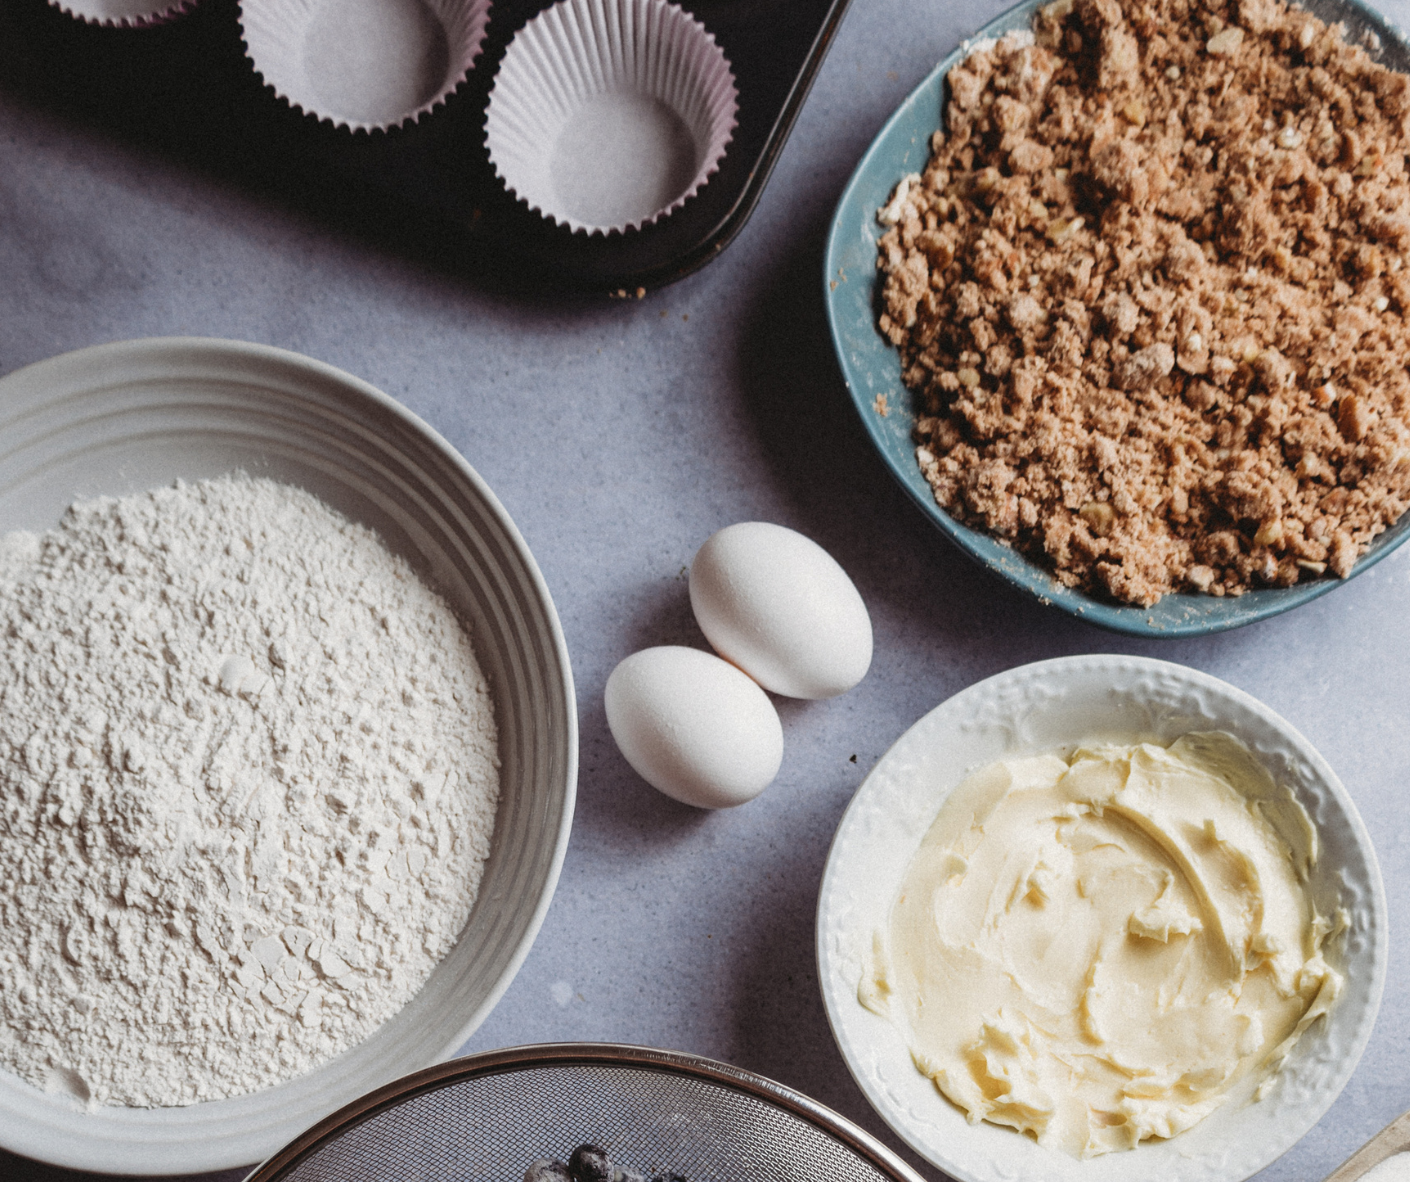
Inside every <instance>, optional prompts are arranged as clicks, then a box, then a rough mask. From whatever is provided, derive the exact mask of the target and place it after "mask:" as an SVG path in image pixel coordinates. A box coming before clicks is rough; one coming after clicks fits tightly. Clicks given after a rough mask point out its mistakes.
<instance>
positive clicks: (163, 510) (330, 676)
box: [0, 476, 499, 1106]
mask: <svg viewBox="0 0 1410 1182" xmlns="http://www.w3.org/2000/svg"><path fill="white" fill-rule="evenodd" d="M497 769H498V758H497V753H496V740H495V727H494V717H493V712H492V708H491V702H490V698H489V694H488V689H487V686H486V683H485V679H484V677H483V675H482V673H481V672H480V669H479V667H478V666H477V664H476V662H475V658H474V655H473V653H472V652H471V648H470V642H469V639H468V638H467V636H466V634H465V631H464V630H463V628H462V627H461V626H460V624H459V623H458V621H457V620H456V617H455V615H454V614H453V613H452V611H451V610H450V608H449V607H448V606H447V605H446V603H445V602H444V601H443V600H442V599H441V598H440V597H439V596H437V595H436V594H435V593H434V592H433V591H431V590H429V589H428V588H427V587H426V586H425V585H423V584H422V583H421V582H420V581H419V580H418V579H417V578H416V576H415V575H414V574H413V573H412V571H411V569H410V568H409V567H408V566H407V564H406V563H405V562H404V561H403V560H401V559H400V558H397V557H394V556H393V555H392V554H390V553H389V552H388V551H387V550H386V549H385V548H384V547H383V546H382V544H381V543H380V542H379V541H378V539H377V538H376V536H375V535H374V534H373V533H371V532H370V531H368V530H367V529H364V528H363V527H361V526H357V525H354V524H352V523H350V522H349V521H347V520H346V519H345V518H343V517H341V516H340V515H338V514H337V513H335V512H333V511H332V510H331V509H329V508H328V507H327V506H325V505H324V504H323V503H322V502H320V501H318V500H317V499H316V498H314V497H313V496H311V495H309V494H308V493H305V492H302V491H300V490H298V489H295V488H291V487H289V486H287V485H282V484H277V483H275V482H273V481H270V480H263V479H251V478H249V477H246V476H232V477H227V478H223V479H220V480H213V481H204V482H201V483H198V484H177V485H176V486H175V487H172V488H166V489H161V490H159V491H156V492H151V493H146V494H143V495H140V496H131V497H124V498H122V499H120V500H114V499H111V498H104V499H100V500H95V501H89V502H83V503H79V504H75V505H73V506H72V507H71V508H70V509H69V510H68V512H67V514H66V515H65V517H64V519H63V521H62V522H61V523H60V525H59V526H58V528H56V529H54V530H51V531H49V532H47V533H44V534H33V533H24V532H21V533H11V534H8V535H5V536H4V537H3V538H0V1067H3V1068H6V1069H8V1070H10V1071H12V1072H15V1073H17V1074H18V1075H20V1076H21V1077H23V1078H24V1079H27V1080H29V1081H30V1082H32V1083H34V1084H36V1085H38V1086H40V1087H44V1088H47V1089H49V1090H56V1089H62V1090H65V1091H68V1092H71V1093H73V1094H74V1095H76V1096H77V1097H78V1098H79V1099H82V1100H87V1101H89V1102H91V1103H98V1104H119V1105H135V1106H159V1105H178V1104H189V1103H192V1102H194V1101H197V1100H207V1099H215V1098H218V1097H223V1096H232V1095H236V1094H239V1093H243V1092H249V1091H252V1090H254V1089H256V1088H261V1087H265V1086H268V1085H270V1084H274V1083H278V1082H280V1081H282V1080H286V1079H289V1078H291V1077H293V1076H295V1075H298V1074H300V1073H302V1072H304V1071H307V1070H308V1069H309V1068H311V1067H314V1066H316V1065H317V1064H319V1063H321V1062H323V1061H325V1060H327V1059H329V1058H331V1057H332V1056H334V1055H336V1054H337V1053H338V1052H340V1051H342V1050H345V1049H347V1048H348V1047H350V1046H351V1045H353V1044H354V1043H356V1042H358V1041H359V1040H361V1039H363V1038H364V1037H366V1036H367V1035H368V1034H369V1033H370V1032H371V1031H372V1030H373V1029H374V1028H375V1027H377V1026H378V1025H379V1024H380V1023H381V1022H383V1021H384V1020H386V1019H387V1018H388V1017H390V1016H391V1015H392V1014H394V1013H395V1012H396V1011H397V1010H398V1009H399V1008H400V1007H401V1006H402V1005H403V1004H405V1003H406V1001H407V1000H408V999H409V998H410V997H411V996H412V995H413V994H414V993H415V992H416V991H417V990H418V989H419V988H420V987H421V985H422V984H423V983H424V982H425V980H426V978H427V976H428V975H429V974H430V972H431V970H432V968H434V967H435V965H436V963H437V961H439V960H440V958H441V957H442V956H443V955H444V954H445V953H446V952H447V951H448V950H449V949H450V947H451V946H452V944H453V943H454V942H455V939H456V937H457V936H458V934H459V932H460V929H461V928H462V927H463V926H464V924H465V921H466V919H467V918H468V916H469V914H470V908H471V905H472V904H473V902H474V899H475V894H476V891H477V889H478V887H479V880H480V874H481V870H482V866H483V862H484V859H485V856H486V855H487V854H488V852H489V845H490V836H491V832H492V830H493V826H494V816H495V806H496V803H497V800H498V796H499V779H498V770H497Z"/></svg>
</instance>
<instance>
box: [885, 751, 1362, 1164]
mask: <svg viewBox="0 0 1410 1182" xmlns="http://www.w3.org/2000/svg"><path fill="white" fill-rule="evenodd" d="M1316 857H1317V838H1316V832H1315V830H1314V829H1313V827H1312V825H1311V823H1310V821H1309V820H1308V818H1307V815H1306V813H1305V812H1304V810H1303V809H1302V807H1301V805H1299V804H1298V803H1297V801H1296V800H1294V799H1293V798H1292V796H1291V795H1290V794H1288V793H1286V792H1283V791H1281V790H1280V789H1279V788H1278V786H1277V785H1276V784H1275V783H1274V781H1273V779H1272V777H1271V776H1269V774H1268V772H1267V771H1266V770H1265V769H1264V768H1263V767H1262V765H1261V764H1259V763H1258V761H1257V760H1255V759H1254V757H1253V756H1252V755H1251V754H1250V753H1249V751H1248V749H1247V748H1246V747H1244V746H1243V744H1242V743H1240V742H1239V741H1238V740H1237V739H1235V738H1233V737H1231V736H1229V735H1227V734H1223V733H1195V734H1187V735H1185V736H1183V737H1181V738H1179V739H1177V740H1175V741H1174V742H1172V743H1171V744H1169V746H1160V745H1157V744H1153V743H1143V744H1136V745H1115V744H1107V745H1092V746H1088V747H1082V748H1079V749H1077V750H1076V751H1075V752H1073V753H1072V754H1070V755H1060V754H1046V755H1038V756H1029V757H1023V758H1011V759H1005V760H1001V761H999V762H997V763H993V764H990V765H989V766H987V767H985V768H983V769H982V770H980V771H978V772H976V773H975V774H973V775H971V776H970V777H969V778H968V779H966V780H965V781H964V782H963V783H962V784H960V785H959V787H957V788H956V789H955V791H954V792H953V793H951V794H950V796H949V797H948V798H947V800H946V801H945V804H944V805H943V807H942V808H941V810H940V812H939V814H938V816H937V817H936V818H935V821H934V823H933V824H932V826H931V828H930V830H929V832H928V833H927V835H926V837H925V839H924V841H923V842H922V843H921V846H920V848H919V850H918V851H917V852H916V854H915V856H914V858H913V860H912V862H911V864H910V866H909V868H908V870H907V872H906V874H905V876H904V879H903V882H902V887H901V890H900V893H899V895H898V897H897V899H896V902H895V904H894V906H893V908H892V911H891V916H890V922H889V927H888V928H887V929H885V930H884V931H883V932H881V933H878V938H877V940H876V941H875V947H874V952H873V957H872V964H871V965H870V966H869V970H868V971H867V972H866V973H864V974H863V977H862V980H861V983H860V986H859V989H858V996H859V999H860V1000H861V1001H862V1003H863V1004H864V1005H866V1006H867V1007H868V1008H869V1009H872V1010H874V1011H876V1012H878V1013H882V1014H883V1015H885V1016H888V1017H890V1018H891V1019H892V1020H893V1021H894V1022H896V1023H897V1024H898V1025H899V1026H901V1027H902V1028H903V1029H904V1030H905V1032H906V1037H907V1040H908V1043H909V1045H910V1048H911V1053H912V1058H913V1060H914V1062H915V1064H916V1066H917V1067H918V1068H919V1070H920V1071H922V1072H923V1073H924V1074H925V1075H928V1076H930V1077H931V1078H932V1079H933V1080H934V1081H935V1083H936V1085H937V1087H938V1088H939V1089H940V1091H941V1092H943V1093H944V1095H945V1096H946V1097H947V1098H948V1099H950V1100H951V1101H952V1102H953V1103H955V1104H956V1105H958V1106H959V1107H960V1108H961V1109H963V1110H964V1112H965V1113H966V1114H967V1116H968V1117H969V1119H970V1120H971V1121H972V1122H977V1121H980V1120H987V1121H990V1122H992V1123H995V1124H1001V1125H1009V1126H1012V1127H1013V1128H1016V1129H1019V1130H1020V1131H1022V1132H1025V1133H1027V1134H1029V1135H1030V1136H1032V1137H1034V1138H1036V1139H1037V1140H1038V1141H1039V1143H1040V1144H1044V1145H1048V1146H1050V1147H1053V1148H1058V1149H1062V1150H1065V1151H1066V1152H1068V1153H1070V1154H1072V1155H1073V1156H1074V1157H1094V1156H1097V1155H1099V1154H1104V1153H1108V1152H1111V1151H1113V1150H1119V1149H1129V1148H1132V1147H1134V1146H1135V1145H1136V1144H1138V1143H1139V1142H1140V1141H1142V1140H1145V1139H1147V1138H1153V1137H1155V1138H1166V1137H1172V1136H1174V1135H1176V1134H1178V1133H1180V1132H1182V1131H1184V1130H1185V1129H1188V1128H1190V1127H1191V1126H1193V1125H1194V1124H1196V1123H1197V1122H1199V1121H1200V1120H1201V1119H1203V1118H1204V1117H1205V1116H1207V1115H1208V1114H1209V1113H1210V1112H1212V1111H1213V1110H1214V1109H1215V1108H1217V1107H1218V1106H1219V1105H1220V1104H1221V1103H1223V1101H1224V1100H1225V1099H1226V1098H1227V1096H1228V1095H1229V1093H1230V1090H1231V1089H1232V1088H1233V1087H1234V1085H1235V1084H1236V1083H1238V1082H1239V1081H1241V1080H1244V1079H1246V1078H1248V1077H1249V1076H1250V1075H1255V1076H1262V1077H1264V1078H1265V1080H1271V1079H1272V1078H1273V1077H1274V1075H1275V1073H1276V1072H1277V1069H1278V1067H1279V1065H1280V1064H1281V1062H1282V1060H1283V1059H1284V1058H1285V1056H1286V1055H1287V1053H1288V1051H1289V1050H1290V1049H1291V1048H1292V1046H1293V1044H1294V1043H1295V1042H1296V1041H1297V1039H1298V1038H1299V1037H1300V1036H1301V1035H1302V1033H1303V1031H1304V1030H1306V1028H1307V1027H1308V1026H1309V1025H1310V1024H1311V1023H1312V1022H1313V1021H1314V1020H1316V1019H1317V1018H1318V1017H1319V1016H1320V1015H1321V1014H1322V1013H1324V1012H1325V1011H1326V1009H1327V1007H1328V1006H1329V1005H1330V1004H1331V1003H1332V1002H1333V1001H1334V1000H1335V998H1336V997H1337V994H1338V993H1339V991H1340V989H1341V986H1342V978H1341V977H1340V975H1339V974H1338V973H1337V972H1336V971H1335V970H1333V969H1332V968H1331V967H1330V966H1329V965H1328V964H1327V963H1326V961H1325V960H1324V959H1323V956H1322V944H1323V941H1324V940H1325V938H1326V936H1327V934H1328V932H1329V931H1330V930H1331V924H1330V922H1329V921H1328V919H1327V918H1326V917H1323V916H1321V915H1319V914H1317V911H1316V908H1315V907H1314V906H1313V904H1312V902H1311V900H1310V898H1309V896H1308V892H1307V889H1306V886H1305V883H1306V881H1307V875H1308V873H1309V871H1310V869H1311V867H1312V865H1313V864H1314V862H1315V861H1316ZM1265 1086H1266V1085H1265Z"/></svg>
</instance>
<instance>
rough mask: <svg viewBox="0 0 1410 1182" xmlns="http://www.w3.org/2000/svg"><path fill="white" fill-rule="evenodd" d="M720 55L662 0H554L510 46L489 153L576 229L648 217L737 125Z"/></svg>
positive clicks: (488, 130) (679, 194)
mask: <svg viewBox="0 0 1410 1182" xmlns="http://www.w3.org/2000/svg"><path fill="white" fill-rule="evenodd" d="M738 98H739V90H738V88H737V87H736V86H735V82H734V73H733V71H732V70H731V69H730V64H729V62H728V60H727V59H726V58H725V55H724V52H723V51H722V50H721V49H720V47H719V46H718V45H717V44H716V43H715V39H714V37H712V36H711V35H710V34H709V33H708V32H707V31H706V30H705V26H704V25H702V24H700V23H699V22H698V21H697V20H695V19H694V18H693V17H692V16H690V15H688V14H687V13H686V12H684V11H682V10H681V9H680V8H678V7H677V6H676V5H674V4H670V3H667V2H666V0H561V2H560V3H558V4H555V5H554V6H553V7H552V8H548V9H546V10H544V11H543V12H541V13H540V14H539V15H538V16H536V17H535V18H534V19H533V20H532V21H530V22H529V23H528V24H527V25H526V26H525V27H524V28H523V29H521V30H520V31H519V32H518V33H517V34H516V35H515V37H514V40H513V41H511V42H510V43H509V48H508V49H507V50H506V51H505V54H504V61H503V63H502V64H501V66H500V69H499V74H498V76H497V77H496V78H495V83H494V88H493V90H491V92H490V101H489V109H488V112H487V114H486V119H485V137H486V142H487V144H488V147H489V154H490V162H491V163H492V164H493V165H494V168H495V171H496V172H497V173H498V174H499V176H500V178H501V179H502V180H503V181H504V183H505V185H506V187H507V188H508V189H509V190H510V192H512V193H514V194H515V195H516V196H517V197H519V198H520V199H521V200H522V201H524V202H525V203H527V204H528V206H529V207H530V208H531V209H534V210H537V211H538V212H539V213H541V214H542V215H543V216H544V217H546V218H549V219H551V220H552V221H554V222H557V223H559V224H561V225H565V226H569V227H571V228H572V229H573V230H581V231H585V232H587V233H589V234H610V233H618V232H623V231H626V230H629V229H635V228H639V227H641V226H644V225H648V224H650V223H652V222H654V221H656V220H657V219H658V218H662V217H665V216H666V215H667V214H669V213H671V212H672V211H673V210H676V209H679V208H680V206H681V205H682V204H683V203H684V202H685V201H686V200H687V199H689V198H690V197H692V196H693V195H694V194H695V193H696V192H697V191H698V190H699V189H700V187H701V186H702V185H703V184H705V182H706V181H707V180H708V179H709V177H710V176H711V174H713V173H714V172H715V171H716V170H717V169H718V168H719V165H720V160H721V159H722V158H723V156H724V154H725V148H726V146H727V145H728V144H729V142H730V139H731V137H732V136H733V134H734V128H735V126H736V120H735V114H736V112H737V111H738V109H739V102H738Z"/></svg>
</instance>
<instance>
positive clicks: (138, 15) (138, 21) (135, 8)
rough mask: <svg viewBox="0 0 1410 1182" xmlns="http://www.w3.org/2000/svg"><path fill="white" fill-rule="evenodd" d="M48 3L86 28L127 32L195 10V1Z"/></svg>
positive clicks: (72, 0) (57, 0) (60, 0)
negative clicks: (89, 26)
mask: <svg viewBox="0 0 1410 1182" xmlns="http://www.w3.org/2000/svg"><path fill="white" fill-rule="evenodd" d="M49 3H50V5H51V6H53V7H54V8H57V9H58V10H59V11H60V12H62V13H65V14H67V15H68V16H71V17H73V18H74V19H75V20H80V21H82V22H83V23H84V24H86V25H105V26H108V27H121V28H128V29H141V28H147V27H148V26H151V25H164V24H166V22H167V21H171V20H175V19H176V18H177V17H179V16H184V15H185V14H186V13H188V12H190V11H191V9H193V8H195V7H196V0H49Z"/></svg>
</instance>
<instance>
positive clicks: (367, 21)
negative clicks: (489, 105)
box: [240, 0, 490, 131]
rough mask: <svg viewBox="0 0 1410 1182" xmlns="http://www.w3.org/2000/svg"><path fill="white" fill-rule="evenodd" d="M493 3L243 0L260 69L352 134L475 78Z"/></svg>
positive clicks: (286, 95) (249, 42)
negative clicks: (472, 71) (471, 76)
mask: <svg viewBox="0 0 1410 1182" xmlns="http://www.w3.org/2000/svg"><path fill="white" fill-rule="evenodd" d="M489 12H490V0H241V4H240V29H241V34H242V36H243V37H244V40H245V49H246V51H247V52H248V54H249V57H250V60H251V61H252V62H253V63H254V67H255V70H256V72H257V73H258V74H259V76H260V77H261V78H263V79H264V81H265V83H266V84H267V85H269V86H270V87H272V88H273V90H274V93H275V94H277V95H278V96H279V97H280V98H282V99H283V100H284V101H285V102H287V103H288V104H289V105H290V106H291V107H294V108H295V109H297V110H299V111H304V112H306V113H307V114H310V115H316V116H317V117H318V118H320V119H324V120H327V121H328V122H330V123H333V124H335V125H336V126H338V127H346V128H348V129H349V130H351V131H376V130H385V129H386V128H389V127H395V126H398V125H400V124H405V123H409V122H413V121H415V120H417V119H420V118H421V116H422V115H424V114H426V113H427V112H428V111H431V110H432V109H433V108H435V107H437V106H439V105H440V104H441V103H443V102H445V100H446V98H447V97H448V96H449V95H450V94H451V93H452V92H453V91H454V90H455V89H456V88H457V87H458V86H459V85H460V84H461V83H462V82H463V81H464V80H465V76H466V74H468V73H469V71H470V67H471V66H472V65H474V63H475V58H476V57H477V56H478V54H479V52H480V46H481V44H482V43H483V42H484V39H485V25H486V22H487V21H488V20H489Z"/></svg>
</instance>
